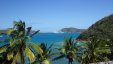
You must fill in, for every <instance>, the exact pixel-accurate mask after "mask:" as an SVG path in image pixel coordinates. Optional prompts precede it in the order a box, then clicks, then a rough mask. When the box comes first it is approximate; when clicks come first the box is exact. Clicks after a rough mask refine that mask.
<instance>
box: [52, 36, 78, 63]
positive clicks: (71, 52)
mask: <svg viewBox="0 0 113 64" xmlns="http://www.w3.org/2000/svg"><path fill="white" fill-rule="evenodd" d="M64 40H65V41H64V42H63V43H61V45H62V47H61V48H56V49H57V50H59V52H56V54H59V56H58V57H56V58H54V59H53V60H58V59H61V58H64V57H65V58H67V59H68V60H69V63H72V62H73V60H74V59H75V60H77V54H78V50H79V48H80V46H77V41H75V40H74V39H72V38H65V39H64Z"/></svg>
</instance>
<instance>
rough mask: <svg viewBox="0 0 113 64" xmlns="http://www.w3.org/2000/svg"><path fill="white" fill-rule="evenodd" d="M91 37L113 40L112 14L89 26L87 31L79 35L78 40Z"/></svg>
mask: <svg viewBox="0 0 113 64" xmlns="http://www.w3.org/2000/svg"><path fill="white" fill-rule="evenodd" d="M93 36H96V37H97V38H102V39H110V40H113V14H112V15H109V16H107V17H104V18H102V19H101V20H99V21H97V22H96V23H95V24H93V25H92V26H90V27H89V28H88V30H86V31H85V32H83V33H81V35H80V36H79V37H78V39H87V38H89V37H93Z"/></svg>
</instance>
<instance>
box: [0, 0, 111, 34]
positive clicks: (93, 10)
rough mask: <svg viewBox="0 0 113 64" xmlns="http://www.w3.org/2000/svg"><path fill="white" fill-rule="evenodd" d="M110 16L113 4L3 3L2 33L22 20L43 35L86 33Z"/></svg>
mask: <svg viewBox="0 0 113 64" xmlns="http://www.w3.org/2000/svg"><path fill="white" fill-rule="evenodd" d="M111 14H113V0H0V29H7V28H11V27H12V26H13V21H19V20H22V21H25V22H26V25H27V27H32V28H33V30H40V31H41V32H56V31H58V30H60V29H61V28H67V27H75V28H80V29H87V28H88V27H89V26H91V25H92V24H94V23H95V22H96V21H98V20H100V19H101V18H103V17H105V16H108V15H111Z"/></svg>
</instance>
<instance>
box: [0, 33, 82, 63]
mask: <svg viewBox="0 0 113 64" xmlns="http://www.w3.org/2000/svg"><path fill="white" fill-rule="evenodd" d="M79 35H80V33H38V34H36V35H34V36H33V37H32V38H31V42H33V43H47V44H48V45H51V44H52V43H53V44H54V46H60V43H61V42H63V41H64V38H65V37H66V38H70V37H71V38H73V39H76V38H77V37H78V36H79ZM2 36H3V35H0V40H3V39H5V38H7V37H6V36H4V37H2ZM2 45H4V44H3V43H2ZM0 46H1V45H0ZM51 64H68V60H67V59H65V58H63V59H60V60H57V61H52V62H51ZM73 64H77V63H76V62H74V63H73Z"/></svg>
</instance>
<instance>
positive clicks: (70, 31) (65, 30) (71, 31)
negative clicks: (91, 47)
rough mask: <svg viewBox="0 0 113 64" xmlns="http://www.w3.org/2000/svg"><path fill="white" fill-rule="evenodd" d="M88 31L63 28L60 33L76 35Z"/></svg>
mask: <svg viewBox="0 0 113 64" xmlns="http://www.w3.org/2000/svg"><path fill="white" fill-rule="evenodd" d="M85 30H86V29H77V28H73V27H71V28H63V29H61V30H60V32H66V33H74V32H84V31H85Z"/></svg>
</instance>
